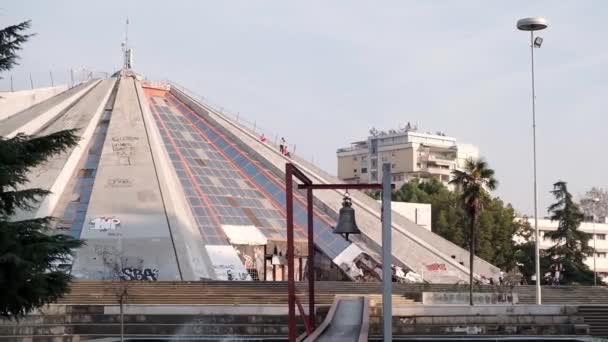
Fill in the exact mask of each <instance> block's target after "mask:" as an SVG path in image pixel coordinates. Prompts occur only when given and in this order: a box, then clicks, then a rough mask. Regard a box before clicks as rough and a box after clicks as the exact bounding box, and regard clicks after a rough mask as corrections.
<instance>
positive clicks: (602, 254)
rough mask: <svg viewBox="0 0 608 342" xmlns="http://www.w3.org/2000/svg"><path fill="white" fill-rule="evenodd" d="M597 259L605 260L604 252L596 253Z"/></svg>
mask: <svg viewBox="0 0 608 342" xmlns="http://www.w3.org/2000/svg"><path fill="white" fill-rule="evenodd" d="M597 257H598V258H606V252H598V253H597Z"/></svg>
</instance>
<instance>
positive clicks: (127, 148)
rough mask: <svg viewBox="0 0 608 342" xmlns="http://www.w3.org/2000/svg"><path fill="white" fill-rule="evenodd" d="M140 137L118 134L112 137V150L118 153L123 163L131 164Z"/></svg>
mask: <svg viewBox="0 0 608 342" xmlns="http://www.w3.org/2000/svg"><path fill="white" fill-rule="evenodd" d="M138 140H139V137H134V136H128V135H127V136H118V137H112V151H114V153H116V155H117V156H118V158H119V162H120V164H121V165H131V156H132V155H133V151H134V150H135V144H136V143H137V141H138Z"/></svg>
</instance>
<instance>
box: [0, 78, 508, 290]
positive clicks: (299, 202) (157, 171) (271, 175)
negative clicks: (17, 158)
mask: <svg viewBox="0 0 608 342" xmlns="http://www.w3.org/2000/svg"><path fill="white" fill-rule="evenodd" d="M0 111H2V109H1V108H0ZM0 117H3V119H2V121H0V135H2V136H5V137H6V136H9V137H10V136H13V135H15V134H17V133H19V132H25V133H27V134H46V133H50V132H54V131H57V130H62V129H66V128H77V129H79V134H80V136H81V137H82V139H81V141H80V143H79V145H78V146H77V147H75V148H73V149H71V150H69V151H66V152H65V153H63V154H62V155H60V156H57V157H56V158H54V159H53V160H51V161H49V162H48V163H47V164H45V165H43V166H41V167H39V168H38V169H36V170H33V171H32V172H31V174H30V185H31V186H36V187H41V188H46V189H50V190H51V191H52V194H51V195H49V196H48V197H46V198H44V200H43V201H42V202H41V203H40V204H39V205H38V207H37V208H35V210H32V211H30V212H21V213H19V214H18V215H17V217H16V219H22V218H28V217H42V216H48V215H52V216H54V217H57V218H58V220H57V222H56V226H55V230H56V231H57V232H60V233H64V234H71V235H73V236H76V237H80V238H82V239H85V240H86V246H84V247H82V248H81V249H79V250H78V251H77V254H76V257H75V258H74V260H73V261H72V262H71V263H70V264H69V265H64V266H65V267H66V268H67V269H69V270H71V273H72V275H74V276H75V277H77V278H82V279H115V278H116V277H121V278H123V279H140V280H200V279H209V280H261V281H263V280H281V279H283V274H285V272H286V271H285V266H284V265H283V264H284V262H283V259H284V258H283V256H284V255H285V245H286V241H285V240H286V228H285V226H286V219H285V175H284V169H285V163H286V162H289V161H291V162H293V163H294V164H296V165H297V166H298V168H300V169H301V170H303V171H304V172H306V173H307V175H308V176H309V177H310V178H311V179H312V180H313V181H314V182H315V183H336V182H338V181H337V180H336V179H335V178H333V177H332V176H330V175H328V174H327V173H325V172H323V171H322V170H320V169H319V168H317V167H316V166H314V165H312V164H311V163H309V162H306V161H304V160H300V159H299V158H298V157H297V156H293V157H292V158H286V157H284V156H283V155H282V154H280V153H279V151H278V148H277V147H276V146H274V145H273V144H272V143H268V142H262V141H260V139H259V132H255V131H253V130H251V129H248V128H246V127H244V126H242V125H241V124H239V123H238V122H236V121H235V120H232V119H230V118H229V117H227V116H225V115H223V114H222V113H220V112H218V111H216V110H214V109H213V108H212V107H210V106H208V105H207V104H205V103H203V102H202V101H200V100H198V99H197V97H194V96H191V95H189V93H188V92H187V91H186V90H185V89H182V88H181V87H179V86H177V85H175V84H173V83H171V82H168V83H160V82H159V83H154V82H146V81H142V80H140V78H139V77H137V76H136V75H135V74H133V73H132V72H129V71H124V70H123V71H121V72H120V73H117V74H116V75H115V76H114V77H112V78H109V79H96V80H89V81H88V82H85V83H82V84H80V85H78V86H75V87H73V88H70V89H67V90H65V91H63V92H61V93H60V94H58V95H55V96H53V97H50V98H48V99H46V100H44V101H42V102H40V103H37V104H35V105H33V106H31V107H29V108H27V109H24V110H22V111H20V112H18V113H10V114H6V115H4V116H1V115H0ZM342 195H343V193H342V192H340V191H318V192H316V193H315V200H314V205H315V212H314V231H315V236H314V240H315V244H316V249H317V251H318V253H317V254H316V256H315V258H316V259H315V264H316V265H318V267H319V270H318V272H316V273H317V279H327V280H331V279H335V280H338V279H351V280H357V281H361V280H367V279H378V278H379V274H380V273H381V271H380V269H379V266H378V265H379V264H380V241H381V236H380V235H381V231H380V230H381V229H380V206H379V204H378V203H377V202H376V201H374V200H373V199H371V198H369V197H367V196H366V195H365V194H363V193H359V192H357V191H351V196H352V198H353V204H354V208H355V209H356V214H357V223H358V225H359V227H360V229H361V230H362V234H361V235H360V236H354V237H352V238H351V241H346V240H345V239H344V238H343V237H341V236H338V235H336V234H332V226H333V225H334V224H335V222H336V219H337V211H338V209H339V208H340V203H341V200H342ZM304 198H305V197H304V196H303V195H302V193H298V192H296V195H295V198H294V218H295V229H296V230H295V237H296V250H295V256H296V270H295V273H296V279H297V280H298V279H302V276H303V274H305V269H306V261H307V255H306V244H305V241H306V212H305V199H304ZM392 244H393V263H394V264H396V265H399V266H401V267H403V268H404V269H405V270H408V271H414V272H416V273H417V274H418V275H420V276H421V277H422V278H424V279H425V280H426V281H430V282H437V283H455V282H458V281H467V280H468V272H469V268H468V252H467V251H465V250H463V249H462V248H459V247H458V246H456V245H454V244H452V243H450V242H449V241H447V240H445V239H443V238H441V237H439V236H438V235H436V234H434V233H432V232H430V231H428V230H427V229H425V228H423V227H421V226H419V225H417V224H415V223H413V222H411V221H409V220H408V219H406V218H405V217H402V216H400V215H399V214H397V213H395V212H394V213H393V232H392ZM475 270H476V272H477V276H486V277H491V276H494V275H496V273H497V272H499V270H498V269H497V268H496V267H494V266H492V265H491V264H489V263H487V262H486V261H484V260H481V259H476V265H475Z"/></svg>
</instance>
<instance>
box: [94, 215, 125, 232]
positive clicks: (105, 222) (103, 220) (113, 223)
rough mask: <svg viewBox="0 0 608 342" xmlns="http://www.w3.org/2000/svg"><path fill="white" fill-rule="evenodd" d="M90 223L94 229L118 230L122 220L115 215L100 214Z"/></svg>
mask: <svg viewBox="0 0 608 342" xmlns="http://www.w3.org/2000/svg"><path fill="white" fill-rule="evenodd" d="M89 224H90V225H92V227H91V229H93V230H101V231H108V230H116V228H118V226H119V225H120V220H119V219H117V218H116V217H114V216H100V217H96V218H94V219H92V220H91V221H90V222H89Z"/></svg>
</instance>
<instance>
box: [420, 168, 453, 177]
mask: <svg viewBox="0 0 608 342" xmlns="http://www.w3.org/2000/svg"><path fill="white" fill-rule="evenodd" d="M418 170H419V172H422V173H428V174H431V175H444V176H449V175H451V174H452V170H451V169H446V168H441V167H436V166H426V167H421V168H419V169H418Z"/></svg>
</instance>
